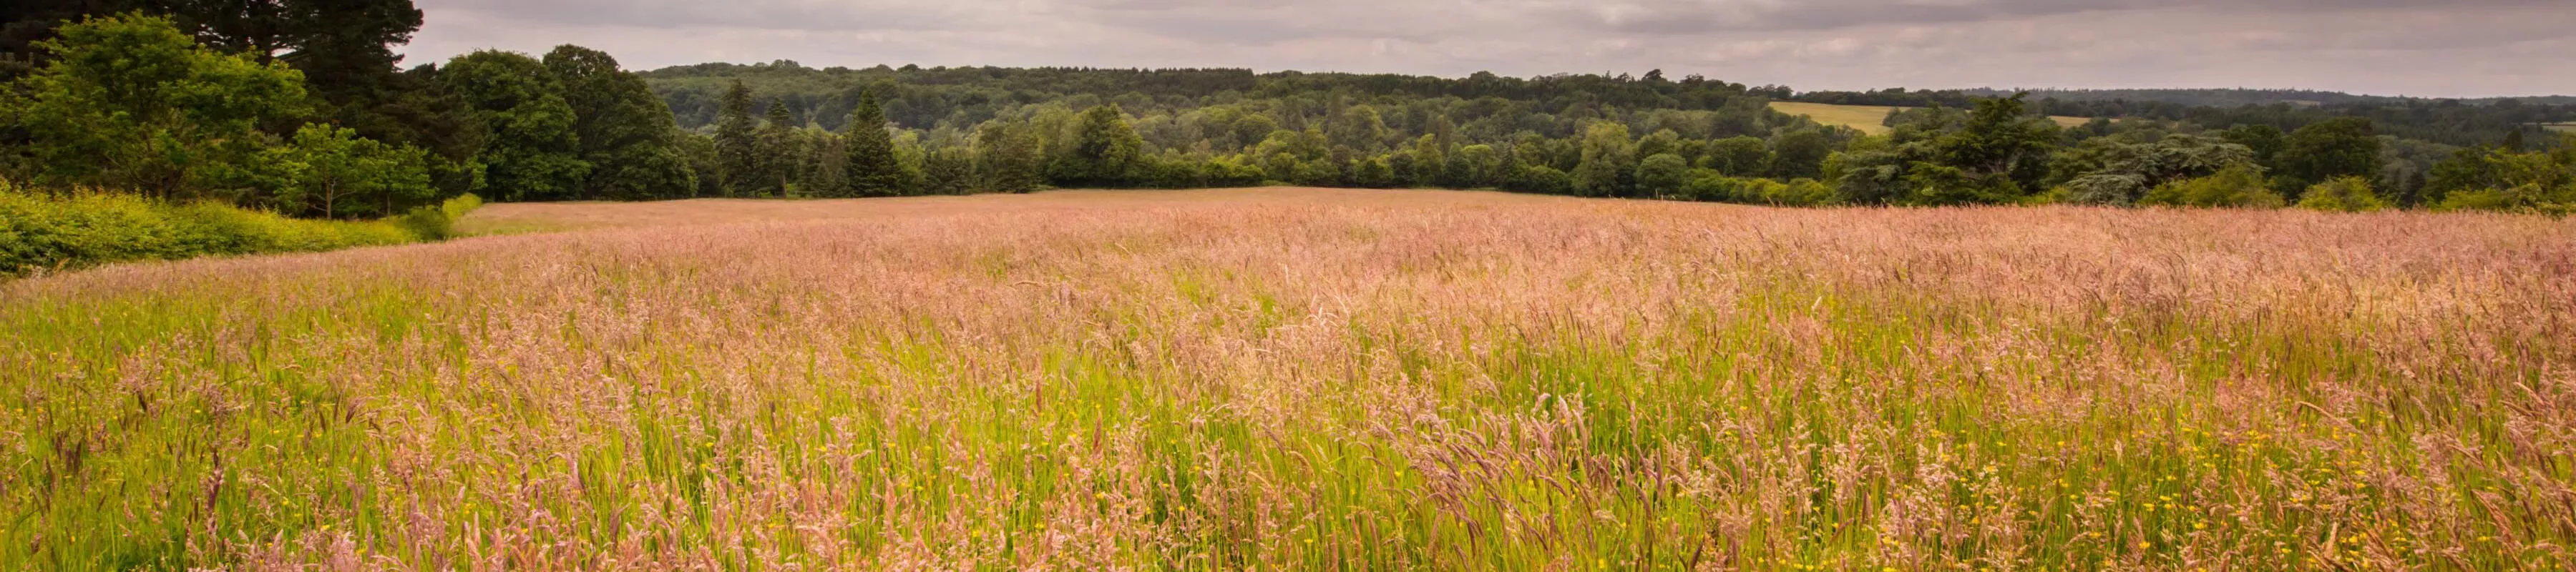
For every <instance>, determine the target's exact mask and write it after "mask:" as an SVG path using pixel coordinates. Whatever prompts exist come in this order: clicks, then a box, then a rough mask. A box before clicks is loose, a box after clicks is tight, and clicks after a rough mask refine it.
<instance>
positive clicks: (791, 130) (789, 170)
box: [754, 98, 846, 197]
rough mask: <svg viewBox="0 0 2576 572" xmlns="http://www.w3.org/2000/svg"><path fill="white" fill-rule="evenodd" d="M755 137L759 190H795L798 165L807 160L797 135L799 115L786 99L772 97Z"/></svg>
mask: <svg viewBox="0 0 2576 572" xmlns="http://www.w3.org/2000/svg"><path fill="white" fill-rule="evenodd" d="M754 140H755V141H756V145H757V147H756V148H757V149H758V150H759V151H758V152H759V159H760V161H759V164H760V170H759V171H758V172H759V174H760V183H759V185H758V186H757V187H756V188H757V189H758V192H759V194H762V195H768V196H780V197H784V196H791V195H794V194H796V189H795V188H794V187H793V185H794V184H795V183H796V180H797V179H798V178H800V176H801V175H803V173H801V172H799V171H798V167H802V166H804V163H805V161H804V159H805V145H804V143H805V141H804V140H803V139H802V138H799V137H797V133H796V116H795V115H794V114H792V113H789V112H788V110H787V100H785V99H781V98H770V100H769V112H768V116H767V117H766V118H764V119H763V120H762V121H761V123H760V131H759V132H758V134H757V135H756V136H755V137H754ZM845 168H846V167H845Z"/></svg>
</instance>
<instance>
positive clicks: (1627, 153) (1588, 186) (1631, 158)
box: [1573, 122, 1637, 197]
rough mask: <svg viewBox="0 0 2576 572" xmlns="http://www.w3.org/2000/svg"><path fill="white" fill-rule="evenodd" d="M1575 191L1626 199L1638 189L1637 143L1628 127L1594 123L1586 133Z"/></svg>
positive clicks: (1575, 169)
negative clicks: (1629, 132)
mask: <svg viewBox="0 0 2576 572" xmlns="http://www.w3.org/2000/svg"><path fill="white" fill-rule="evenodd" d="M1573 177H1574V191H1575V193H1576V194H1580V195H1583V196H1587V197H1624V196H1629V193H1631V192H1633V191H1634V190H1635V189H1636V181H1637V179H1636V177H1637V143H1636V141H1635V140H1634V139H1631V138H1630V137H1629V136H1628V126H1626V125H1620V124H1617V123H1608V122H1603V123H1594V124H1592V126H1591V127H1588V128H1585V129H1584V131H1583V162H1581V163H1578V164H1576V165H1575V167H1574V173H1573Z"/></svg>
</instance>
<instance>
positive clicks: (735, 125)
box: [715, 80, 760, 196]
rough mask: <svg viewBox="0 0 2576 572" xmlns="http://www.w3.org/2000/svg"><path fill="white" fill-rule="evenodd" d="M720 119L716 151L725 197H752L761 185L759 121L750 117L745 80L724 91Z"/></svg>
mask: <svg viewBox="0 0 2576 572" xmlns="http://www.w3.org/2000/svg"><path fill="white" fill-rule="evenodd" d="M720 113H722V115H721V118H720V119H717V120H716V132H715V152H716V163H717V165H718V170H719V171H720V172H721V173H722V179H723V185H722V186H723V187H724V194H725V196H750V195H751V194H752V189H753V188H756V186H757V185H758V184H759V176H758V175H757V174H756V173H758V172H759V171H760V142H759V139H758V130H759V129H760V124H758V123H755V122H754V120H753V119H752V118H751V88H750V87H748V86H745V85H743V83H742V80H734V82H733V86H732V87H729V88H726V89H725V92H724V107H723V111H721V112H720Z"/></svg>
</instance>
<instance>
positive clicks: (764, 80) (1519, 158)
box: [0, 0, 2576, 218]
mask: <svg viewBox="0 0 2576 572" xmlns="http://www.w3.org/2000/svg"><path fill="white" fill-rule="evenodd" d="M173 1H174V2H175V0H173ZM182 4H184V5H177V6H164V7H163V8H166V9H165V10H161V11H158V12H155V11H151V10H139V11H136V12H130V13H124V14H123V15H111V16H92V17H86V18H84V19H82V20H81V21H80V22H79V23H74V24H64V25H53V26H49V27H47V28H46V29H45V31H46V35H47V36H46V37H47V39H43V40H38V41H36V42H33V43H32V44H31V45H32V46H35V47H37V48H38V49H39V51H41V52H42V53H43V54H44V55H43V56H42V57H39V58H33V60H34V61H35V62H37V63H35V64H32V65H30V66H29V67H27V68H26V69H24V70H20V71H18V72H15V73H17V75H18V77H16V78H15V79H13V80H12V81H10V82H9V84H8V85H9V88H8V90H7V92H6V93H5V94H0V120H5V122H6V125H7V127H8V128H7V129H6V130H5V131H0V134H5V137H0V145H5V147H6V150H7V152H6V153H0V175H6V176H8V177H10V178H12V179H16V180H21V181H34V182H36V183H38V184H42V185H48V186H57V187H60V186H88V187H95V188H102V189H116V190H123V191H129V192H136V193H143V194H148V195H151V196H155V197H160V198H166V199H213V200H222V201H228V202H232V203H236V204H242V205H249V206H255V207H260V208H266V209H271V210H276V211H280V212H286V213H291V214H298V215H307V216H321V217H341V218H348V217H368V216H384V215H391V214H395V213H400V212H403V209H406V208H410V207H413V206H416V205H425V204H430V203H432V202H436V201H438V200H440V199H443V198H445V197H448V196H456V195H461V194H464V193H479V194H481V195H483V196H487V197H492V198H494V199H497V200H504V201H549V200H653V199H670V198H688V197H871V196H899V195H919V194H954V193H971V192H1026V191H1031V190H1037V189H1043V188H1048V187H1115V188H1194V187H1225V186H1249V185H1261V184H1272V183H1286V184H1298V185H1313V186H1342V187H1371V188H1384V187H1442V188H1491V189H1503V190H1512V191H1522V192H1535V193H1558V194H1570V195H1579V196H1592V197H1626V198H1661V199H1683V200H1714V201H1736V202H1751V203H1762V204H1776V205H1827V204H1837V205H1959V204H2028V203H2040V202H2066V203H2081V204H2099V205H2178V206H2267V205H2291V204H2305V205H2308V206H2312V207H2318V208H2328V207H2332V208H2366V207H2420V208H2498V209H2517V210H2534V211H2552V210H2553V209H2563V208H2564V207H2563V205H2564V204H2566V203H2568V202H2570V201H2568V200H2566V199H2565V197H2564V195H2565V194H2567V193H2569V192H2576V190H2570V189H2568V188H2567V187H2568V185H2569V183H2568V182H2567V181H2568V179H2570V178H2571V177H2569V176H2568V175H2567V173H2568V172H2570V171H2571V170H2576V166H2571V163H2576V161H2571V160H2569V158H2568V155H2567V153H2568V151H2567V148H2568V147H2569V146H2568V145H2566V144H2563V143H2560V142H2558V141H2557V140H2554V139H2552V138H2549V137H2544V136H2537V132H2532V131H2527V130H2520V129H2515V130H2502V131H2496V132H2494V133H2495V134H2496V136H2495V137H2494V138H2493V139H2478V135H2479V134H2481V133H2486V132H2484V131H2479V130H2478V129H2476V127H2477V125H2482V124H2477V123H2474V122H2460V123H2455V124H2454V126H2455V127H2456V128H2455V129H2453V130H2451V131H2449V132H2446V133H2447V134H2446V135H2445V136H2444V137H2445V138H2446V139H2447V140H2457V141H2470V140H2474V142H2473V143H2471V144H2452V143H2445V142H2443V141H2435V140H2428V139H2424V138H2420V137H2415V136H2413V134H2414V133H2415V132H2414V131H2406V130H2403V129H2404V128H2405V126H2406V125H2414V124H2411V123H2404V122H2391V121H2386V120H2383V119H2382V118H2380V117H2379V116H2376V115H2373V114H2369V113H2347V112H2345V111H2338V110H2335V109H2297V110H2293V111H2296V113H2286V114H2280V115H2278V116H2272V115H2264V114H2266V113H2271V112H2270V111H2266V110H2267V109H2271V108H2256V107H2238V108H2205V107H2187V108H2185V109H2186V112H2181V113H2169V114H2159V113H2141V114H2135V115H2131V114H2109V113H2105V114H2099V115H2097V117H2098V118H2097V119H2095V120H2093V121H2092V122H2091V123H2088V124H2085V125H2081V126H2077V127H2071V128H2068V127H2060V126H2059V125H2058V124H2056V123H2055V122H2053V121H2050V120H2049V119H2048V118H2047V117H2045V116H2046V115H2048V114H2064V113H2066V111H2064V110H2065V109H2068V108H2067V107H2064V106H2065V105H2069V104H2068V103H2066V102H2051V101H2031V100H2029V98H2028V97H2026V96H2023V95H2019V94H2016V95H2012V96H2008V97H1971V96H1965V95H1963V94H1959V93H1958V92H1904V91H1902V90H1887V91H1881V92H1868V93H1867V94H1864V95H1865V96H1866V97H1873V98H1905V97H1913V98H1918V99H1912V100H1907V101H1904V102H1903V103H1919V104H1921V105H1920V106H1919V107H1912V108H1909V109H1902V110H1898V111H1897V112H1894V113H1891V114H1890V115H1889V116H1888V117H1887V119H1886V122H1885V124H1886V125H1887V126H1888V127H1889V130H1888V132H1887V133H1884V134H1879V135H1868V134H1864V133H1862V132H1860V131H1857V130H1853V129H1848V128H1843V127H1837V126H1826V125H1819V124H1817V123H1815V122H1813V121H1810V120H1808V119H1806V118H1803V117H1795V116H1790V115H1786V114H1782V113H1779V112H1776V111H1773V110H1772V109H1771V108H1770V107H1769V103H1770V102H1771V101H1773V100H1776V99H1779V98H1784V97H1793V96H1796V97H1817V96H1816V95H1815V94H1795V93H1794V92H1792V91H1790V90H1789V89H1788V88H1785V87H1780V86H1761V87H1750V86H1746V85H1743V84H1736V83H1728V82H1724V81H1718V80H1711V79H1708V78H1703V77H1698V76H1689V77H1684V78H1681V79H1678V80H1676V79H1671V78H1668V77H1666V76H1665V75H1664V74H1663V73H1662V72H1661V71H1650V72H1648V73H1646V74H1643V75H1639V76H1630V75H1625V74H1621V75H1557V76H1543V77H1536V78H1507V77H1499V76H1495V75H1493V74H1484V73H1480V74H1476V75H1472V76H1469V77H1465V78H1454V79H1453V78H1435V77H1422V76H1401V75H1360V74H1310V73H1297V72H1280V73H1253V72H1251V71H1249V70H1236V69H1178V70H1138V69H1081V68H1038V69H1009V68H988V67H987V68H921V67H917V66H905V67H902V68H892V67H886V66H877V67H872V68H865V69H848V68H826V69H814V68H808V67H805V66H802V65H799V64H796V63H795V62H787V61H780V62H772V63H769V64H754V65H736V64H704V65H696V66H683V67H676V68H666V69H662V70H655V71H651V72H642V73H637V72H630V71H627V70H624V69H622V68H621V67H620V66H619V64H618V63H617V61H616V60H615V59H614V58H613V57H611V56H610V55H609V54H606V53H603V52H600V51H597V50H591V49H587V48H582V47H579V46H570V45H567V46H560V47H558V48H556V49H554V50H552V51H550V52H548V53H546V54H543V55H541V56H538V55H529V54H520V53H513V52H506V51H494V50H486V51H480V52H475V53H470V54H465V55H461V56H457V57H455V58H453V59H450V60H448V61H446V62H442V63H438V64H430V65H422V66H417V67H413V68H410V69H408V70H403V69H396V68H395V67H394V66H393V64H394V62H395V61H396V60H395V59H393V58H392V57H391V56H390V55H389V54H390V52H389V51H388V50H386V49H385V48H384V46H386V45H390V44H392V43H397V42H399V41H402V40H403V39H404V38H407V36H408V34H409V30H410V29H412V28H416V27H417V25H418V21H417V18H412V19H409V20H404V19H402V18H399V17H395V18H390V19H385V18H379V19H373V20H370V19H365V18H348V19H346V20H347V21H346V22H341V21H340V20H336V19H332V18H320V19H315V16H314V15H316V14H344V13H386V14H395V15H397V16H398V15H400V14H402V13H404V11H405V10H410V8H409V6H410V5H409V3H408V2H407V1H405V0H363V1H339V2H330V3H324V2H320V1H319V0H279V1H278V2H272V3H258V4H257V6H250V5H243V4H240V3H231V4H202V3H193V2H189V3H182ZM308 4H309V6H308ZM226 6H229V7H230V8H225V7H226ZM246 6H247V7H246ZM258 6H267V7H271V8H275V7H280V6H283V7H290V8H292V7H298V6H303V8H294V9H275V10H270V9H265V8H258ZM353 6H358V7H367V6H372V8H366V9H357V8H352V7H353ZM210 7H212V8H210ZM227 10H229V11H227ZM352 10H355V12H351V11H352ZM416 12H417V11H416V10H412V11H411V12H410V13H412V14H415V15H416ZM263 18H265V19H267V20H266V21H267V22H268V23H267V24H264V25H245V24H242V23H241V22H245V21H252V22H257V21H262V20H261V19H263ZM335 22H337V23H338V25H343V26H346V27H347V28H346V29H335V28H329V26H330V25H333V23H335ZM290 24H292V25H290ZM297 25H302V26H319V27H320V28H316V29H314V30H313V31H310V33H311V34H313V35H314V36H315V37H323V36H328V37H331V38H343V37H349V36H366V37H370V38H374V40H371V41H375V42H379V43H375V44H367V45H373V46H375V48H371V49H359V50H358V52H359V53H362V54H374V53H379V52H382V53H383V54H388V55H385V56H384V57H374V56H368V57H365V58H349V57H334V58H322V57H318V56H314V57H306V56H302V55H300V54H303V53H304V52H303V50H305V49H307V48H304V47H302V46H318V45H326V44H324V43H321V41H320V40H295V39H278V38H277V37H273V36H274V34H270V33H269V31H271V30H278V29H294V26H297ZM406 26H408V27H406ZM335 41H338V40H335ZM344 43H345V42H344ZM280 46H289V47H280ZM358 47H359V48H363V47H364V46H358ZM353 49H354V48H353ZM263 50H266V51H263ZM350 61H358V62H359V63H356V64H351V63H348V62H350ZM361 70H363V71H361ZM1872 101H1875V100H1872ZM2077 103H2078V104H2083V105H2109V104H2104V103H2099V102H2077ZM2276 107H2277V106H2276ZM2458 107H2461V108H2463V109H2475V110H2485V111H2476V112H2475V113H2490V114H2492V112H2493V110H2496V109H2505V108H2511V109H2510V110H2511V111H2512V112H2513V113H2526V114H2536V115H2530V117H2546V115H2545V114H2548V113H2556V111H2553V110H2552V108H2548V107H2546V106H2519V105H2508V104H2504V103H2494V104H2488V105H2477V106H2458ZM2462 113H2471V112H2467V111H2464V112H2462ZM2246 114H2253V115H2246ZM2114 115H2117V116H2118V117H2116V118H2115V117H2113V116H2114ZM2515 117H2522V116H2515ZM2392 125H2395V126H2396V127H2399V128H2401V129H2398V130H2394V131H2397V132H2394V133H2392V132H2391V131H2392V129H2391V127H2392ZM2315 197H2326V198H2315ZM2312 198H2313V200H2312Z"/></svg>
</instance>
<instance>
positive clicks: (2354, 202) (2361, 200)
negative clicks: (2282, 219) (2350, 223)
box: [2299, 177, 2388, 213]
mask: <svg viewBox="0 0 2576 572" xmlns="http://www.w3.org/2000/svg"><path fill="white" fill-rule="evenodd" d="M2299 208H2303V209H2308V210H2318V211H2326V212H2347V213H2360V212H2371V211H2376V210H2380V209H2384V208H2388V204H2387V203H2384V202H2380V200H2379V195H2378V194H2377V193H2374V192H2372V191H2371V190H2370V179H2364V178H2361V177H2335V178H2333V179H2327V180H2326V182H2323V183H2318V184H2317V186H2314V187H2308V191H2307V192H2306V193H2303V194H2301V195H2300V198H2299Z"/></svg>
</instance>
